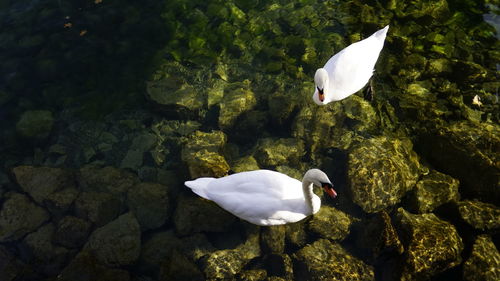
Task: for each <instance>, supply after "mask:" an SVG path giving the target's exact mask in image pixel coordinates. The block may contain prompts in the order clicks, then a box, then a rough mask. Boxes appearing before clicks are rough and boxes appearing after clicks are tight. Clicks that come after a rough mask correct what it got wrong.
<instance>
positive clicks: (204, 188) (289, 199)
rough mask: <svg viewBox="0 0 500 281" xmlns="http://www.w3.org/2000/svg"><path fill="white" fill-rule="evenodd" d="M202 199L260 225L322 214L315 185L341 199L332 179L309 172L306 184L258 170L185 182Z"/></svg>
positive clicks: (319, 172)
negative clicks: (314, 189)
mask: <svg viewBox="0 0 500 281" xmlns="http://www.w3.org/2000/svg"><path fill="white" fill-rule="evenodd" d="M184 184H185V185H186V186H187V187H189V188H191V190H193V192H194V193H196V194H198V195H199V196H201V197H203V198H205V199H208V200H211V201H214V202H215V203H217V204H218V205H219V206H220V207H222V208H223V209H225V210H226V211H228V212H230V213H232V214H233V215H235V216H237V217H239V218H241V219H244V220H246V221H248V222H250V223H253V224H256V225H281V224H287V223H292V222H297V221H300V220H302V219H304V218H306V217H307V216H309V215H312V214H315V213H317V212H318V211H319V208H320V206H321V200H320V198H319V197H318V196H317V195H316V194H314V192H313V185H316V186H319V187H323V189H324V190H325V191H326V192H327V193H328V194H329V195H330V196H331V197H335V196H337V193H336V192H335V190H334V189H333V185H332V183H331V182H330V180H329V179H328V176H327V175H326V174H325V173H324V172H322V171H321V170H319V169H311V170H308V171H307V172H306V173H305V175H304V178H303V180H302V182H300V181H298V180H296V179H294V178H291V177H289V176H287V175H285V174H282V173H279V172H275V171H270V170H256V171H248V172H241V173H236V174H232V175H229V176H226V177H222V178H218V179H216V178H208V177H207V178H198V179H195V180H192V181H186V182H185V183H184Z"/></svg>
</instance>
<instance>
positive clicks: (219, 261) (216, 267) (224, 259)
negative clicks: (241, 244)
mask: <svg viewBox="0 0 500 281" xmlns="http://www.w3.org/2000/svg"><path fill="white" fill-rule="evenodd" d="M201 262H202V268H203V273H204V274H205V277H206V278H207V279H209V280H211V279H231V278H234V276H235V275H236V274H238V273H239V272H240V271H241V269H242V268H243V266H245V264H246V262H245V260H244V258H243V257H242V256H241V254H240V252H239V251H237V250H232V249H231V250H219V251H215V252H213V253H211V254H210V255H208V256H207V257H206V258H204V259H202V261H201Z"/></svg>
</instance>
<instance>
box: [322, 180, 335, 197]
mask: <svg viewBox="0 0 500 281" xmlns="http://www.w3.org/2000/svg"><path fill="white" fill-rule="evenodd" d="M323 189H324V190H325V192H326V193H328V195H330V197H332V198H335V197H337V192H335V190H334V189H333V185H331V184H329V183H325V184H323Z"/></svg>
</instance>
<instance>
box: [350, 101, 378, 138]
mask: <svg viewBox="0 0 500 281" xmlns="http://www.w3.org/2000/svg"><path fill="white" fill-rule="evenodd" d="M342 105H343V109H344V110H343V113H344V114H345V117H346V120H345V121H344V124H346V125H347V127H348V128H349V129H351V130H354V131H357V132H370V131H373V129H375V128H377V126H378V124H379V123H380V120H379V118H378V116H377V114H376V113H375V110H374V108H373V106H372V105H371V103H370V102H368V101H366V100H365V99H363V98H362V97H359V96H357V95H353V96H351V97H349V98H348V99H346V100H345V101H343V102H342Z"/></svg>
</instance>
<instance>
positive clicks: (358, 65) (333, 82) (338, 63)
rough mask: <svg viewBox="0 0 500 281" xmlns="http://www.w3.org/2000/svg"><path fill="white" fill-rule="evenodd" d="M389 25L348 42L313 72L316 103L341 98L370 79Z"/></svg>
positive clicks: (322, 103) (325, 102)
mask: <svg viewBox="0 0 500 281" xmlns="http://www.w3.org/2000/svg"><path fill="white" fill-rule="evenodd" d="M388 30H389V26H388V25H387V26H386V27H384V28H382V29H380V30H379V31H377V32H375V33H373V34H372V35H371V36H370V37H368V38H366V39H364V40H361V41H359V42H356V43H353V44H351V45H349V46H347V47H346V48H345V49H343V50H342V51H340V52H338V53H337V54H336V55H334V56H333V57H331V58H330V59H329V60H328V61H327V62H326V64H325V66H323V68H320V69H318V70H316V73H315V74H314V83H315V86H316V88H315V90H314V94H313V97H312V98H313V100H314V102H315V103H316V104H318V105H325V104H327V103H329V102H332V101H339V100H341V99H344V98H346V97H348V96H350V95H352V94H354V93H356V92H357V91H359V90H361V88H363V87H364V86H365V85H366V83H368V81H369V80H370V78H371V77H372V74H373V69H374V67H375V63H376V62H377V59H378V57H379V55H380V51H381V50H382V47H383V46H384V41H385V37H386V35H387V31H388Z"/></svg>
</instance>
